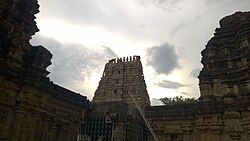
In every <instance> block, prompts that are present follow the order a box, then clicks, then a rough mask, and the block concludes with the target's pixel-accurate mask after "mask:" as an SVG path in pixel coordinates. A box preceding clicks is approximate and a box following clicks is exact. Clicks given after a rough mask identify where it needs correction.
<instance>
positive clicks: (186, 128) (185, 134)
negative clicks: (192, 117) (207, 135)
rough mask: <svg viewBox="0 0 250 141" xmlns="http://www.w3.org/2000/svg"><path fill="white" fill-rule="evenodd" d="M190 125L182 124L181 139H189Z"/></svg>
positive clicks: (185, 140) (189, 140)
mask: <svg viewBox="0 0 250 141" xmlns="http://www.w3.org/2000/svg"><path fill="white" fill-rule="evenodd" d="M192 131H193V129H192V125H191V124H190V125H183V126H182V132H183V141H191V133H192Z"/></svg>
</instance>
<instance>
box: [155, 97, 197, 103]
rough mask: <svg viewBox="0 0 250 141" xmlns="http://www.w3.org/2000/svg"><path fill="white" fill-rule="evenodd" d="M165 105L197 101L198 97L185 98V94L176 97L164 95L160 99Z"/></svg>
mask: <svg viewBox="0 0 250 141" xmlns="http://www.w3.org/2000/svg"><path fill="white" fill-rule="evenodd" d="M159 100H160V101H161V102H162V103H163V104H165V105H176V104H185V103H196V102H198V99H195V98H183V96H176V97H174V98H170V97H164V98H160V99H159Z"/></svg>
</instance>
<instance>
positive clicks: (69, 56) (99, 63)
mask: <svg viewBox="0 0 250 141" xmlns="http://www.w3.org/2000/svg"><path fill="white" fill-rule="evenodd" d="M31 43H32V44H33V45H37V44H42V45H43V46H45V47H46V48H48V49H49V50H50V51H51V52H52V54H53V57H52V65H51V66H49V68H48V70H49V71H50V72H51V74H50V75H49V77H50V79H51V80H52V81H53V82H54V83H57V84H59V85H62V86H64V87H66V88H69V89H71V90H74V91H77V92H81V93H83V94H85V93H88V95H89V96H90V95H91V94H89V92H88V90H86V89H84V88H83V87H84V86H80V84H81V85H83V83H85V82H86V81H87V80H89V79H90V77H91V75H93V72H96V73H100V78H101V72H102V71H103V70H102V69H103V66H104V65H105V63H106V62H107V61H108V60H109V59H110V58H114V57H117V56H116V54H115V53H114V52H113V50H111V49H110V48H109V47H105V46H101V47H98V48H95V49H93V48H87V47H85V46H84V45H80V44H61V43H59V42H58V41H56V40H54V39H52V38H46V37H42V36H35V37H34V38H33V39H32V41H31Z"/></svg>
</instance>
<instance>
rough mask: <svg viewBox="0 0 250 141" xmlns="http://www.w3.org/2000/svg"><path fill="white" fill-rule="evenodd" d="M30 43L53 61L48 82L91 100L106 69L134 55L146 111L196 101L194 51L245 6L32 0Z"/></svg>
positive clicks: (233, 1) (244, 1)
mask: <svg viewBox="0 0 250 141" xmlns="http://www.w3.org/2000/svg"><path fill="white" fill-rule="evenodd" d="M38 1H39V4H40V13H39V14H37V15H36V17H37V19H36V21H37V24H38V28H39V29H40V32H38V33H37V34H36V35H35V36H33V39H32V41H31V43H32V44H33V45H38V44H41V45H43V46H44V47H46V48H47V49H48V50H50V51H51V53H52V54H53V58H52V65H51V66H50V67H49V68H48V70H49V71H50V72H51V74H50V75H49V77H50V78H51V80H52V81H53V82H54V83H56V84H59V85H61V86H64V87H66V88H68V89H70V90H73V91H75V92H77V93H81V94H82V95H86V96H87V97H88V98H89V99H90V100H91V99H92V97H93V94H94V91H95V89H96V88H97V86H98V83H99V80H100V79H101V75H102V71H103V68H104V65H105V63H106V62H107V61H108V60H109V59H112V58H115V57H123V56H131V55H140V56H141V58H142V64H143V68H144V76H145V80H146V83H147V89H148V93H149V96H150V98H151V102H152V104H155V105H156V104H159V101H157V99H158V98H162V97H174V96H179V95H182V96H184V97H199V95H200V93H199V87H198V79H197V75H198V73H199V71H200V69H201V67H202V65H201V63H200V60H201V55H200V52H201V51H202V50H203V49H204V48H205V45H206V43H207V41H208V40H209V39H210V38H211V37H212V36H213V33H214V30H215V28H217V27H219V25H218V23H219V20H220V19H221V18H222V17H224V16H226V15H231V14H233V13H235V12H236V11H248V10H250V7H249V5H250V1H249V0H60V1H58V0H38Z"/></svg>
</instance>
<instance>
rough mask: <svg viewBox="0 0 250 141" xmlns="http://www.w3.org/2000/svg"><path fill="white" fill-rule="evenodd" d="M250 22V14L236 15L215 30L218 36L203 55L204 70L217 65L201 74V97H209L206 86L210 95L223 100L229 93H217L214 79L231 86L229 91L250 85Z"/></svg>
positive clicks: (221, 23) (212, 40) (209, 43)
mask: <svg viewBox="0 0 250 141" xmlns="http://www.w3.org/2000/svg"><path fill="white" fill-rule="evenodd" d="M249 20H250V13H249V12H236V13H235V14H233V15H230V16H227V17H225V18H222V19H221V20H220V28H217V29H216V30H215V35H214V37H213V38H211V40H209V42H208V43H207V45H206V48H205V49H204V50H203V51H202V53H201V54H202V56H203V57H202V60H201V62H202V64H203V65H204V67H205V66H213V67H210V69H202V71H201V72H200V75H199V80H200V83H199V85H200V90H201V96H205V95H206V94H207V93H206V92H202V91H204V87H206V86H207V87H208V86H209V88H208V89H209V90H208V91H210V93H208V95H212V96H215V97H217V98H221V97H222V96H223V95H226V94H227V93H221V94H220V95H218V94H216V92H217V90H216V85H215V81H214V79H219V82H218V81H217V84H218V83H220V84H221V85H223V86H229V89H231V88H232V87H233V86H234V85H239V87H241V86H243V87H244V85H243V84H245V83H248V82H247V80H249V79H250V78H249V76H248V75H247V74H248V73H249V65H247V64H248V60H249V56H250V54H249V53H250V52H249V47H247V44H248V43H247V42H248V41H247V40H246V39H248V38H249V37H250V34H249V32H248V31H249V29H250V28H249V27H250V23H249ZM211 52H213V55H211ZM225 64H226V65H225ZM243 66H244V67H243ZM247 85H249V83H248V84H247ZM222 89H223V88H222ZM248 92H249V91H248ZM245 93H247V92H245Z"/></svg>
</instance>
